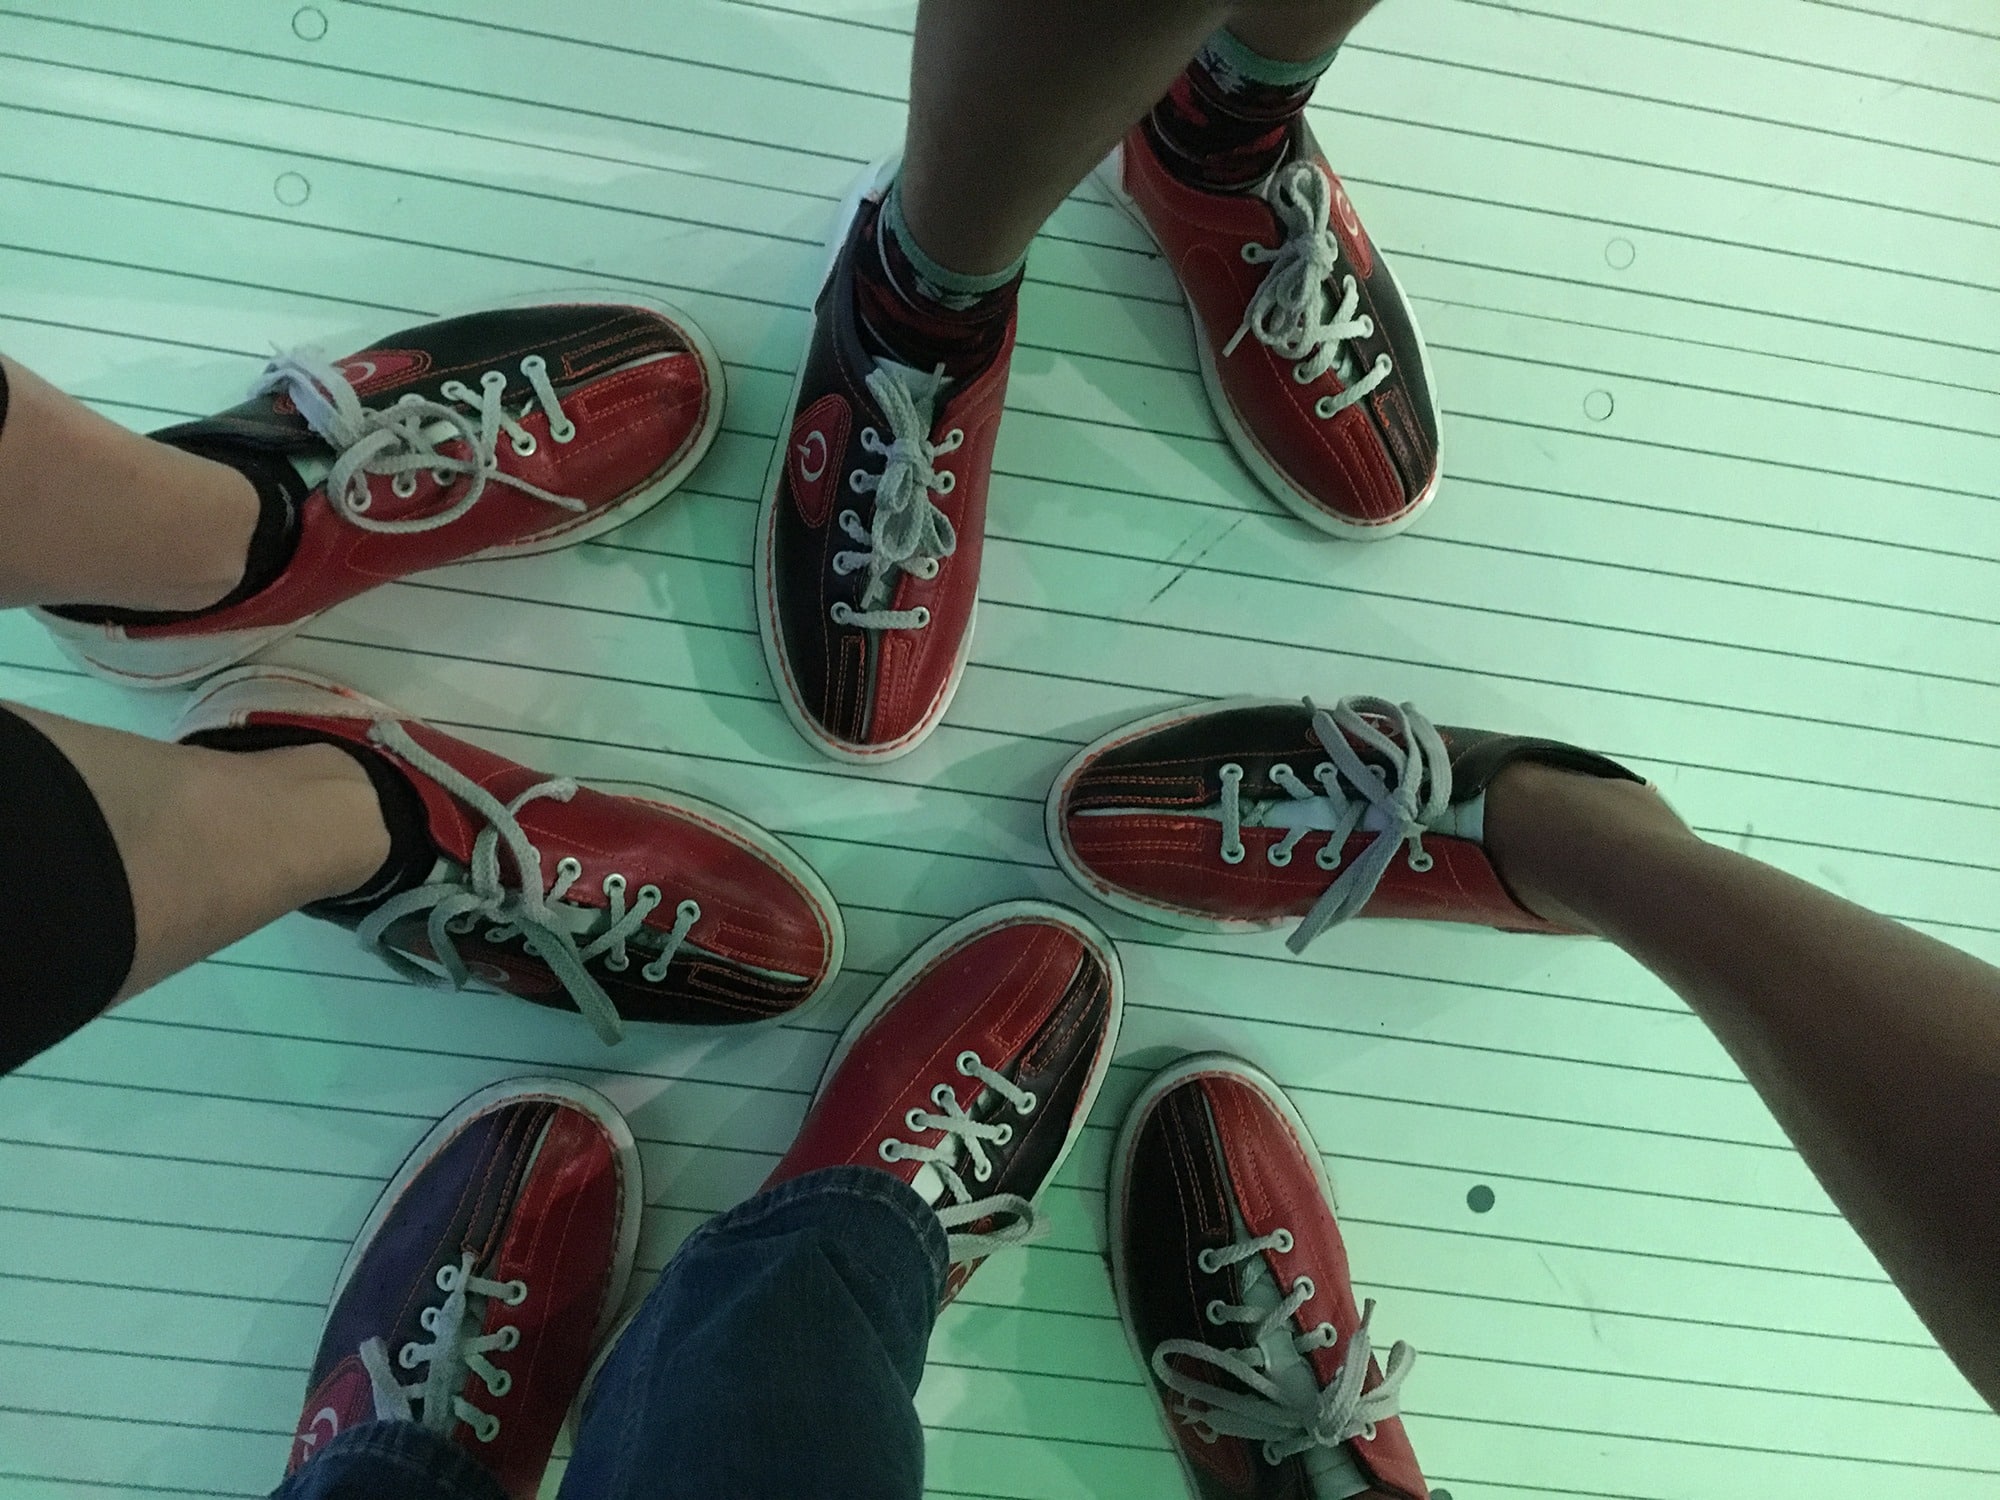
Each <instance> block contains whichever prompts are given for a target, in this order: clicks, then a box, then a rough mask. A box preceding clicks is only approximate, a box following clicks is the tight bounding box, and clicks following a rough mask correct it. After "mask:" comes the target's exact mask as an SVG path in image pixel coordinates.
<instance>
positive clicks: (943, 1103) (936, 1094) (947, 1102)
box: [931, 1083, 958, 1109]
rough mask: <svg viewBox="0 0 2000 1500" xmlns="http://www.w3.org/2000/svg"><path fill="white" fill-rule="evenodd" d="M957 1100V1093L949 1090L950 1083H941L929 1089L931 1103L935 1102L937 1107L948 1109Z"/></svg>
mask: <svg viewBox="0 0 2000 1500" xmlns="http://www.w3.org/2000/svg"><path fill="white" fill-rule="evenodd" d="M957 1102H958V1095H956V1094H954V1093H953V1092H952V1091H951V1085H950V1084H948V1083H941V1084H939V1085H938V1086H937V1087H936V1088H934V1089H932V1090H931V1103H933V1104H935V1105H936V1106H937V1107H938V1108H939V1109H949V1108H950V1107H951V1106H952V1105H953V1104H956V1103H957Z"/></svg>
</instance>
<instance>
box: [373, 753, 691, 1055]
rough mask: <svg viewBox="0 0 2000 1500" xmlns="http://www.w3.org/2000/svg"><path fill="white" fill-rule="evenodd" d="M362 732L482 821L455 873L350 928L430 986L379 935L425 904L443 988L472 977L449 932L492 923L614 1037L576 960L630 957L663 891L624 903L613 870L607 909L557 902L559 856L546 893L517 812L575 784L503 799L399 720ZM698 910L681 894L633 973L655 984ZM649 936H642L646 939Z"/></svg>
mask: <svg viewBox="0 0 2000 1500" xmlns="http://www.w3.org/2000/svg"><path fill="white" fill-rule="evenodd" d="M368 738H369V739H370V740H371V741H373V742H374V743H376V744H378V745H381V746H382V747H383V748H384V749H387V750H391V751H394V752H395V754H396V755H397V756H399V757H401V758H402V759H403V760H406V761H408V762H409V763H410V764H411V765H412V766H414V767H415V768H416V769H417V770H419V771H421V772H422V773H423V774H424V775H426V776H428V777H430V778H431V779H432V780H433V781H435V782H437V784H438V785H439V786H441V787H443V788H444V789H445V790H446V791H448V792H450V793H451V794H452V795H453V796H454V797H457V798H458V799H460V800H461V801H463V802H465V803H467V804H469V805H470V806H471V807H472V808H473V809H474V810H476V811H477V812H478V813H479V815H480V816H481V817H482V818H484V819H485V820H486V827H485V828H484V829H482V830H481V831H480V833H479V836H478V837H477V838H475V839H474V840H473V843H472V864H471V867H470V868H469V869H468V871H467V872H466V876H465V878H464V880H463V881H459V880H442V881H433V882H431V883H430V884H427V885H422V886H418V887H417V888H416V889H415V890H410V891H405V892H403V893H402V894H401V895H399V896H392V897H390V898H389V899H388V900H387V901H385V902H383V903H382V904H381V905H380V906H379V907H377V908H376V909H375V910H374V911H373V912H372V913H370V914H369V916H368V917H367V919H366V920H365V921H363V922H362V923H361V926H360V928H359V929H358V931H357V932H356V934H355V935H356V936H357V937H358V938H359V939H360V941H361V942H362V944H363V945H364V946H366V947H370V948H373V949H375V950H377V951H378V952H379V953H381V955H382V956H383V957H384V958H386V959H387V960H388V961H389V962H390V963H391V964H393V965H394V966H395V967H396V968H397V969H398V970H400V971H401V972H403V973H404V974H406V975H408V976H409V977H410V978H412V979H416V980H418V981H419V982H422V983H425V984H435V983H437V979H436V977H435V976H434V975H432V974H431V972H430V971H429V970H428V969H425V968H423V967H422V966H421V965H418V964H415V963H412V962H411V961H410V960H409V959H407V958H404V957H403V956H402V955H401V954H399V953H397V952H395V951H394V950H393V949H390V948H387V947H385V946H384V945H383V943H382V936H383V934H384V933H386V932H387V931H388V930H389V928H390V927H391V926H392V925H393V924H394V923H396V922H398V921H400V920H401V919H402V918H404V917H406V916H409V915H410V914H412V913H414V912H420V911H428V912H429V913H430V921H429V927H428V936H429V938H430V946H431V952H432V953H433V954H434V955H435V956H436V958H437V961H438V962H439V963H441V964H443V965H444V968H445V973H446V975H447V978H448V982H449V984H450V985H451V987H452V988H454V989H458V988H462V987H463V986H464V984H465V983H466V981H467V980H468V979H469V978H470V977H471V971H470V970H469V969H468V968H467V967H466V963H465V960H464V959H463V958H461V957H460V956H459V952H458V946H457V944H456V943H455V942H453V940H452V939H453V937H454V935H463V934H465V933H468V932H471V931H472V930H473V928H474V927H476V926H477V925H478V923H479V922H480V921H481V919H484V920H487V921H490V922H492V923H493V924H494V925H493V926H492V927H491V928H489V929H488V930H487V933H486V939H487V941H488V942H494V943H504V942H509V941H511V940H513V939H514V938H517V937H518V938H520V939H521V940H522V941H523V942H525V943H526V944H527V946H528V949H529V951H530V952H532V953H534V954H535V955H536V956H537V957H538V958H540V959H541V960H542V961H543V962H544V963H546V964H547V965H548V966H549V968H550V969H552V970H553V971H554V972H555V976H556V978H557V979H559V980H560V981H561V982H562V986H563V988H564V989H565V990H567V991H568V992H569V997H570V998H571V999H572V1000H574V1001H575V1002H576V1008H577V1009H578V1010H579V1011H581V1012H582V1013H583V1016H584V1019H586V1020H587V1021H589V1022H590V1024H591V1026H592V1027H593V1028H595V1030H596V1032H597V1034H598V1035H599V1036H600V1037H602V1038H603V1039H604V1040H605V1041H606V1042H616V1041H617V1040H618V1039H619V1038H620V1037H622V1036H623V1035H624V1034H625V1028H624V1023H623V1022H622V1021H621V1020H620V1019H619V1017H618V1011H617V1009H616V1007H614V1006H613V1005H612V1003H611V1000H610V998H609V997H608V996H607V995H606V994H605V993H604V986H603V985H601V984H600V983H598V981H597V978H596V976H595V975H593V974H591V972H590V971H589V970H588V969H587V968H586V967H585V965H586V964H588V963H590V962H591V961H592V960H595V959H602V960H603V961H604V966H605V967H606V968H608V969H610V970H612V971H613V972H618V971H621V970H623V969H625V968H626V967H628V966H629V965H630V963H631V957H630V955H629V954H627V953H626V951H625V945H626V941H627V940H628V939H632V938H636V937H638V936H639V935H640V933H641V932H642V930H643V929H644V928H645V924H646V918H647V916H648V915H649V914H650V913H651V912H652V911H653V910H654V909H655V908H656V907H658V906H659V905H660V904H661V903H662V901H664V900H665V897H664V896H663V895H662V894H661V892H660V888H659V887H658V886H654V885H645V886H641V887H640V888H639V891H638V894H637V899H635V900H634V901H633V902H632V904H631V905H630V906H627V905H626V904H625V890H626V880H625V877H624V876H623V875H620V874H617V873H615V872H614V873H613V874H610V875H607V876H606V877H605V878H604V893H605V897H606V900H607V902H608V905H609V912H608V913H599V912H598V911H596V909H595V908H586V907H580V906H576V905H573V904H570V903H565V902H563V900H562V898H563V897H564V896H565V895H566V894H567V893H568V891H569V890H570V888H571V886H572V885H574V884H575V882H576V880H577V878H578V877H579V876H581V875H582V874H583V866H582V865H581V864H580V863H578V862H577V861H576V860H575V859H572V858H567V857H565V858H564V859H562V860H560V861H558V862H557V865H556V878H555V880H554V882H553V883H552V884H551V885H550V887H549V890H548V893H547V894H546V895H544V894H543V892H542V853H541V850H539V849H537V848H536V847H535V846H534V844H533V843H531V842H530V841H529V839H528V835H527V833H526V831H525V830H524V829H523V828H522V827H521V823H520V818H519V813H520V811H521V809H522V808H523V807H525V806H527V805H528V804H529V803H530V802H533V801H534V800H535V799H536V798H538V797H553V798H554V799H555V800H556V801H558V802H567V801H568V800H569V799H570V798H572V797H574V796H575V795H576V793H577V785H576V783H575V782H574V781H571V780H570V779H569V778H568V777H564V776H557V777H551V778H550V779H549V780H547V781H543V782H538V783H537V784H536V785H534V786H531V787H529V788H528V789H527V790H526V791H524V792H522V793H521V794H520V795H519V796H518V797H516V798H514V800H513V801H511V802H508V803H505V804H503V803H502V802H501V801H500V799H499V798H497V797H495V796H494V795H493V794H492V793H491V792H489V791H487V790H486V788H484V787H482V786H480V785H479V784H478V783H476V782H474V781H473V780H471V778H469V777H467V776H465V775H462V774H461V773H460V772H458V771H457V770H455V769H454V768H453V767H452V766H450V765H449V764H447V763H446V762H445V761H443V760H441V759H439V758H438V757H437V756H435V755H433V754H431V753H430V751H428V750H426V749H424V747H423V746H422V745H419V744H418V743H417V742H416V741H415V740H414V739H412V738H411V737H410V735H409V734H408V732H407V731H405V730H404V729H403V727H402V726H401V725H399V724H396V723H393V722H390V721H388V720H380V721H377V722H376V723H375V724H374V725H373V726H371V727H370V729H369V731H368ZM503 844H504V845H505V846H506V849H507V852H508V853H509V854H511V855H512V856H513V857H514V869H515V871H516V872H517V874H518V877H519V880H520V885H519V887H518V888H516V889H513V890H509V889H508V888H507V887H506V886H505V885H504V884H503V883H502V880H501V875H500V849H501V846H502V845H503ZM557 903H560V909H558V905H557ZM607 916H608V925H606V926H604V927H603V928H602V929H601V930H599V931H597V932H596V933H595V935H594V936H592V937H591V938H590V941H589V942H588V943H586V944H584V945H581V946H579V944H578V941H577V939H578V935H579V933H587V932H588V931H589V930H590V928H592V927H594V926H595V925H596V924H597V923H598V922H603V921H606V919H607ZM700 918H701V906H700V904H699V903H698V902H695V901H691V900H690V901H683V902H681V903H680V905H679V906H677V907H676V908H675V909H674V926H673V930H672V931H671V932H669V933H667V934H666V935H665V936H664V938H662V939H661V940H660V941H661V947H660V950H659V952H658V953H657V954H656V955H655V956H654V957H653V959H652V961H651V962H649V963H648V964H647V965H646V966H645V967H644V968H643V969H641V970H640V971H639V972H640V974H642V975H643V976H644V977H645V978H646V979H648V980H649V981H651V982H653V983H655V984H657V983H658V982H659V981H661V980H662V979H664V978H666V975H667V966H668V965H669V964H671V963H672V962H673V961H674V955H675V954H676V953H677V952H678V951H679V950H680V946H681V943H682V941H683V940H684V939H685V938H686V937H687V935H688V932H689V931H690V930H691V929H692V928H693V926H694V924H695V923H696V922H697V921H698V920H700ZM652 936H653V935H652V934H647V937H648V939H649V940H650V939H651V938H652Z"/></svg>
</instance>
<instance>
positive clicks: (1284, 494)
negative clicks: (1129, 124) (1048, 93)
mask: <svg viewBox="0 0 2000 1500" xmlns="http://www.w3.org/2000/svg"><path fill="white" fill-rule="evenodd" d="M1124 153H1125V147H1124V144H1123V143H1122V142H1121V143H1120V144H1118V145H1116V146H1113V147H1112V148H1111V154H1110V155H1108V156H1107V157H1105V158H1104V160H1103V161H1102V162H1100V163H1098V165H1097V168H1096V170H1095V173H1094V175H1095V176H1096V178H1097V181H1098V183H1099V185H1101V186H1102V187H1103V188H1104V190H1105V191H1106V192H1107V193H1109V194H1110V195H1111V201H1112V202H1114V203H1116V204H1117V205H1118V206H1119V207H1120V208H1122V209H1124V210H1125V212H1126V213H1127V214H1128V215H1130V217H1131V219H1132V222H1133V223H1135V224H1137V225H1138V226H1139V228H1140V229H1142V230H1144V231H1145V234H1146V237H1147V238H1148V239H1150V240H1152V242H1153V244H1154V246H1155V248H1157V249H1159V250H1160V252H1161V254H1162V256H1164V255H1165V253H1166V251H1165V247H1164V246H1162V245H1160V242H1159V239H1158V237H1157V236H1155V235H1154V234H1153V230H1152V226H1151V225H1149V224H1147V222H1146V217H1145V215H1144V214H1142V213H1141V212H1140V211H1139V205H1138V204H1137V203H1135V202H1134V201H1133V199H1132V196H1131V194H1129V193H1127V192H1126V191H1125V181H1124V178H1125V166H1124ZM1375 253H1376V256H1377V258H1378V259H1380V261H1381V264H1382V270H1383V272H1384V273H1385V274H1386V275H1387V276H1388V278H1389V282H1390V284H1391V285H1392V286H1394V287H1395V288H1396V295H1397V297H1398V298H1400V299H1401V300H1402V303H1403V307H1404V309H1405V310H1406V311H1408V312H1409V315H1410V336H1411V337H1412V338H1414V339H1415V340H1416V341H1417V357H1418V360H1419V362H1420V363H1421V365H1422V366H1423V372H1424V389H1425V390H1427V391H1429V392H1430V393H1431V399H1432V403H1433V408H1432V413H1431V419H1432V421H1434V422H1437V423H1438V424H1439V443H1438V446H1439V450H1440V453H1442V450H1443V425H1442V421H1441V418H1440V414H1439V413H1438V412H1437V410H1436V405H1435V403H1436V399H1437V381H1436V380H1435V378H1434V377H1433V376H1432V374H1431V356H1430V349H1429V348H1428V346H1426V345H1425V343H1424V335H1423V330H1421V329H1420V328H1418V327H1417V315H1416V311H1415V309H1413V308H1411V307H1410V300H1409V298H1407V297H1405V296H1403V286H1402V283H1401V282H1399V281H1397V280H1396V273H1395V270H1394V269H1393V268H1392V267H1391V266H1390V265H1389V262H1388V259H1387V257H1385V256H1383V255H1382V252H1381V251H1380V250H1379V249H1378V250H1377V251H1376V252H1375ZM1181 298H1182V300H1183V301H1184V302H1186V304H1187V310H1188V318H1189V319H1190V321H1192V323H1193V324H1194V348H1195V355H1196V357H1197V358H1198V360H1199V361H1200V364H1201V383H1202V385H1203V386H1204V387H1205V388H1206V389H1207V391H1208V401H1209V405H1211V406H1212V407H1214V408H1215V420H1216V422H1217V423H1218V424H1219V425H1220V426H1221V428H1222V431H1223V434H1224V436H1226V437H1227V438H1228V439H1229V445H1230V447H1232V448H1234V449H1235V450H1236V456H1237V457H1238V458H1240V459H1241V460H1242V461H1243V466H1244V467H1245V468H1246V469H1248V470H1249V471H1250V472H1251V474H1252V475H1253V476H1254V477H1255V478H1256V480H1257V482H1258V483H1259V484H1261V485H1263V486H1264V488H1265V489H1267V490H1269V491H1270V492H1271V496H1272V498H1273V499H1275V500H1276V501H1277V502H1278V503H1279V504H1281V505H1283V506H1284V507H1285V508H1286V509H1287V510H1290V511H1291V512H1292V513H1293V514H1294V515H1296V516H1297V517H1298V518H1299V519H1300V520H1302V521H1305V522H1306V523H1308V524H1309V525H1311V526H1314V527H1316V528H1317V529H1319V530H1321V531H1324V532H1325V533H1327V535H1329V536H1337V537H1339V538H1341V539H1342V540H1343V541H1350V542H1379V541H1383V540H1386V539H1387V538H1389V537H1392V536H1395V535H1396V534H1397V533H1398V532H1401V531H1405V530H1407V529H1408V528H1409V527H1410V525H1411V524H1412V523H1413V522H1414V521H1415V520H1416V519H1417V517H1418V516H1420V515H1422V514H1423V513H1424V511H1425V510H1426V509H1428V508H1429V506H1430V503H1431V500H1432V499H1433V497H1435V496H1436V494H1437V487H1438V482H1439V480H1441V479H1442V478H1443V477H1444V463H1443V459H1442V457H1440V459H1439V462H1438V467H1437V472H1436V473H1434V474H1432V475H1431V481H1430V483H1429V484H1427V485H1426V486H1424V488H1423V490H1422V492H1421V493H1420V494H1418V496H1417V498H1416V500H1415V502H1414V503H1413V504H1411V506H1410V507H1409V509H1407V510H1405V511H1404V512H1403V513H1402V514H1401V515H1399V516H1397V517H1396V518H1395V519H1394V520H1393V521H1384V522H1382V523H1381V524H1379V525H1374V526H1371V525H1366V524H1364V523H1362V522H1359V521H1346V520H1342V519H1341V518H1340V517H1339V516H1336V515H1334V514H1333V513H1332V512H1331V511H1329V510H1328V509H1327V508H1326V507H1325V506H1323V505H1321V504H1319V503H1318V502H1317V501H1315V500H1314V499H1313V498H1312V496H1311V495H1310V494H1308V493H1307V492H1306V491H1305V490H1303V489H1301V488H1300V487H1299V486H1298V485H1297V484H1296V483H1294V482H1293V480H1292V478H1291V477H1290V476H1289V475H1288V474H1286V473H1285V471H1284V470H1283V469H1281V468H1279V467H1278V465H1277V464H1276V462H1275V461H1273V459H1272V458H1271V456H1270V455H1269V454H1268V453H1266V452H1265V451H1264V447H1263V445H1262V444H1261V443H1259V442H1258V441H1257V439H1256V436H1255V435H1254V434H1253V433H1252V432H1251V431H1250V429H1249V428H1248V427H1247V426H1245V425H1244V423H1243V421H1242V419H1241V418H1239V417H1238V416H1237V414H1236V407H1235V405H1234V404H1233V403H1232V402H1231V401H1230V399H1229V395H1228V392H1227V391H1225V390H1224V389H1223V385H1222V377H1221V374H1220V373H1219V372H1218V371H1217V369H1216V367H1215V356H1214V354H1213V353H1212V352H1211V351H1210V349H1209V346H1208V340H1207V339H1206V338H1204V337H1203V336H1202V327H1201V314H1200V313H1199V312H1197V311H1196V310H1195V305H1194V298H1193V297H1191V296H1189V295H1188V293H1187V290H1186V289H1185V288H1183V289H1182V291H1181Z"/></svg>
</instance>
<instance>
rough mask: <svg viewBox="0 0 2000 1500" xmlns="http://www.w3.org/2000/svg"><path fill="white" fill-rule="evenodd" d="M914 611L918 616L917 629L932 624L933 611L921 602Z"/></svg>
mask: <svg viewBox="0 0 2000 1500" xmlns="http://www.w3.org/2000/svg"><path fill="white" fill-rule="evenodd" d="M912 613H913V614H915V615H916V617H917V629H919V630H922V629H923V628H924V627H925V626H926V625H928V624H930V622H931V612H930V611H929V610H928V609H926V608H925V607H924V606H923V605H921V604H919V605H918V606H917V607H916V609H915V610H913V611H912Z"/></svg>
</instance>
